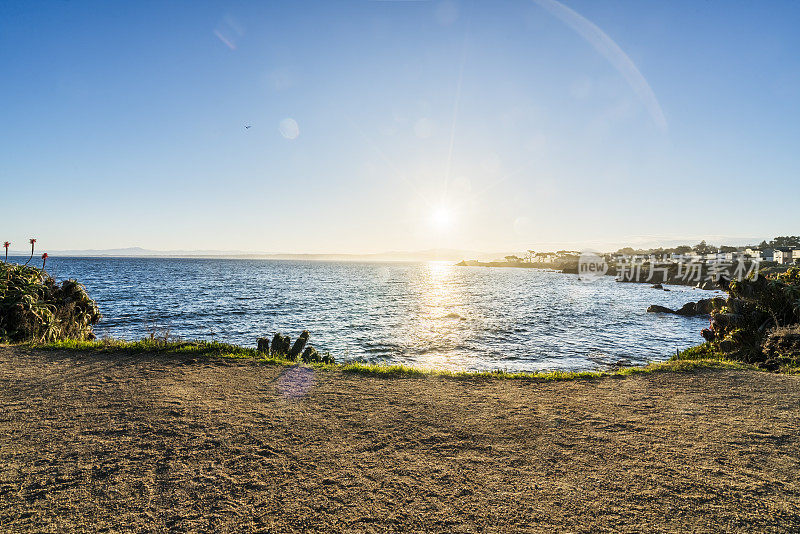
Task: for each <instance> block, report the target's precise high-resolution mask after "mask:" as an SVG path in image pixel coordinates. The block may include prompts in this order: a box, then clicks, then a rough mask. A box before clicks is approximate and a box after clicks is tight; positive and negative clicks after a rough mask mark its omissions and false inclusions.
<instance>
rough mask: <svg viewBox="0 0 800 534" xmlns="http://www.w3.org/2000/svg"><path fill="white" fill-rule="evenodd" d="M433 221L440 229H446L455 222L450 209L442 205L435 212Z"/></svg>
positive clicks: (432, 217)
mask: <svg viewBox="0 0 800 534" xmlns="http://www.w3.org/2000/svg"><path fill="white" fill-rule="evenodd" d="M431 222H432V223H433V226H435V227H436V228H438V229H439V230H446V229H447V228H449V227H450V226H451V225H452V224H453V214H452V212H451V211H450V210H449V209H447V208H446V207H444V206H441V207H439V208H437V209H436V210H435V211H434V212H433V215H432V216H431Z"/></svg>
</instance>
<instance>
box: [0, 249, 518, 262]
mask: <svg viewBox="0 0 800 534" xmlns="http://www.w3.org/2000/svg"><path fill="white" fill-rule="evenodd" d="M41 252H42V251H37V253H36V256H38V255H39V254H41ZM47 252H48V253H49V254H50V256H53V257H57V256H75V257H81V256H82V257H116V258H142V257H153V258H252V259H276V260H316V261H460V260H463V259H469V260H482V261H490V260H499V259H502V258H504V257H505V256H507V255H509V254H510V252H497V253H485V252H477V251H473V250H458V249H428V250H417V251H389V252H379V253H371V254H276V253H270V254H262V253H257V252H247V251H241V250H151V249H146V248H141V247H127V248H113V249H86V250H52V251H51V250H48V251H47ZM29 254H30V253H29V252H26V251H9V255H10V256H28V255H29Z"/></svg>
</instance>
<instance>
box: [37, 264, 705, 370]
mask: <svg viewBox="0 0 800 534" xmlns="http://www.w3.org/2000/svg"><path fill="white" fill-rule="evenodd" d="M23 262H24V260H23ZM34 262H36V263H38V262H40V260H38V259H35V260H34ZM47 270H48V272H49V273H50V274H51V275H53V276H54V277H55V278H56V279H59V280H61V279H66V278H75V279H77V280H79V281H80V282H82V283H83V284H84V285H85V286H86V289H87V290H88V292H89V294H90V296H91V297H92V298H94V299H95V300H97V302H98V305H99V306H100V310H101V312H102V313H103V319H102V321H101V322H100V323H99V324H98V325H97V327H96V328H95V332H96V333H97V334H98V337H102V336H113V337H116V338H121V339H128V340H134V339H139V338H142V337H145V336H148V335H150V334H151V333H154V334H156V335H163V334H164V333H165V332H168V333H169V334H170V335H171V336H178V337H181V338H183V339H202V340H216V341H224V342H228V343H236V344H241V345H245V346H251V347H254V346H255V344H256V339H257V338H258V337H262V336H267V337H271V336H272V334H273V333H275V332H282V333H284V334H288V335H289V336H291V338H292V339H294V338H296V337H297V335H298V334H299V333H300V332H301V331H302V330H304V329H305V330H309V332H310V333H311V340H310V343H311V344H312V345H314V346H315V347H317V348H318V349H319V350H320V351H323V352H325V351H328V352H330V353H331V354H332V355H333V356H334V357H335V358H336V359H337V361H340V362H342V361H352V360H359V361H366V362H371V363H401V364H407V365H415V366H421V367H428V368H438V369H449V370H508V371H537V370H594V369H603V368H608V367H610V366H613V365H615V364H617V363H618V362H620V361H623V362H624V363H628V364H642V363H646V362H648V361H662V360H665V359H667V358H669V357H670V356H671V355H672V354H674V353H675V350H676V349H685V348H687V347H690V346H692V345H696V344H698V343H701V342H702V341H703V340H702V338H701V337H700V330H701V329H702V328H704V327H705V326H706V325H707V324H708V318H707V317H695V318H689V317H680V316H674V315H661V314H652V313H647V312H646V311H645V310H646V309H647V307H648V306H649V305H651V304H659V305H662V306H668V307H672V308H677V307H680V306H681V305H683V304H685V303H686V302H689V301H693V300H698V299H700V298H707V297H709V296H713V295H715V294H719V293H718V292H710V291H702V290H698V289H694V288H690V287H683V286H671V287H670V289H671V291H668V292H667V291H661V290H656V289H652V288H650V286H649V285H647V284H632V283H617V282H615V281H614V279H613V277H610V276H608V277H604V278H603V279H601V280H599V281H596V282H594V283H591V284H587V283H583V282H581V281H579V280H578V278H577V276H575V275H571V274H562V273H558V272H550V271H542V270H536V269H519V268H485V267H456V266H454V265H452V264H449V263H438V262H434V263H355V262H353V263H351V262H317V261H278V260H255V259H205V258H191V259H173V258H73V257H52V258H50V259H49V260H48V263H47Z"/></svg>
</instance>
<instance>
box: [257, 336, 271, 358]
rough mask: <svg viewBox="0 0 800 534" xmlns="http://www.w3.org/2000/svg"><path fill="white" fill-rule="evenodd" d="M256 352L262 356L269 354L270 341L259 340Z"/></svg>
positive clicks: (263, 338) (261, 338)
mask: <svg viewBox="0 0 800 534" xmlns="http://www.w3.org/2000/svg"><path fill="white" fill-rule="evenodd" d="M256 351H258V352H259V353H261V354H269V339H267V338H265V337H260V338H258V347H257V348H256Z"/></svg>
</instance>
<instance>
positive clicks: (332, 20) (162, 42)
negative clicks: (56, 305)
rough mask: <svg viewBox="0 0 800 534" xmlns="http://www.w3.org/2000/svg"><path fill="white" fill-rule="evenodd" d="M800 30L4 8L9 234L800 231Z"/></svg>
mask: <svg viewBox="0 0 800 534" xmlns="http://www.w3.org/2000/svg"><path fill="white" fill-rule="evenodd" d="M798 27H800V3H796V2H785V3H781V2H728V1H726V2H700V1H691V2H649V1H640V0H632V1H604V2H594V1H568V2H564V3H563V4H558V3H555V2H553V1H552V0H547V2H545V0H541V1H540V2H535V1H533V0H519V1H501V2H467V1H460V2H433V1H432V2H425V1H419V2H416V1H400V2H391V1H383V2H352V3H345V2H318V3H316V2H197V1H185V2H180V1H173V2H146V1H137V2H84V1H53V2H13V1H12V2H2V3H0V80H2V83H0V102H2V106H0V182H1V183H2V192H3V200H2V217H0V240H5V239H10V240H12V241H14V242H15V244H20V243H23V242H25V241H26V240H27V238H28V237H30V236H35V237H37V238H38V239H39V243H40V246H41V247H42V248H43V249H48V248H49V249H67V248H116V247H125V246H143V247H147V248H155V249H221V250H251V251H264V252H374V251H384V250H415V249H425V248H429V247H440V246H441V247H453V248H465V249H472V250H488V251H491V250H511V249H515V248H537V249H544V248H553V247H557V246H562V245H563V246H571V247H574V248H578V247H581V246H601V247H603V246H611V245H616V244H623V243H633V244H636V243H645V242H653V241H659V240H670V239H673V238H675V239H686V240H690V241H691V240H693V239H695V238H699V237H701V236H710V237H712V240H714V237H717V239H716V240H717V241H721V240H725V239H727V240H728V241H741V239H745V240H746V239H748V238H757V239H758V240H760V239H761V238H765V237H772V236H774V235H783V234H792V233H793V234H797V233H798V230H800V194H798V191H799V190H800V187H798V186H800V149H798V147H800V54H799V53H798V51H800V32H798V31H797V28H798ZM598 32H599V33H598ZM659 113H661V114H662V115H661V116H659ZM454 118H455V120H454ZM286 119H291V120H289V121H287V120H286ZM282 121H283V128H282V127H281V124H282ZM295 124H296V127H297V129H295ZM245 125H251V126H252V127H251V128H250V129H245ZM298 133H299V135H296V134H298ZM451 147H452V148H451ZM736 238H741V239H738V240H737V239H736ZM14 248H16V247H14ZM19 248H24V246H23V247H19Z"/></svg>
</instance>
